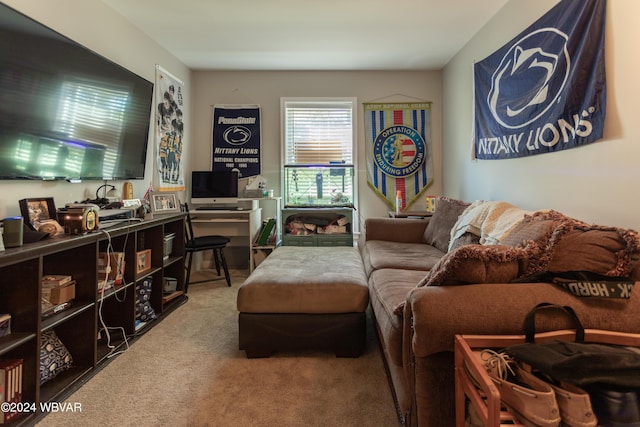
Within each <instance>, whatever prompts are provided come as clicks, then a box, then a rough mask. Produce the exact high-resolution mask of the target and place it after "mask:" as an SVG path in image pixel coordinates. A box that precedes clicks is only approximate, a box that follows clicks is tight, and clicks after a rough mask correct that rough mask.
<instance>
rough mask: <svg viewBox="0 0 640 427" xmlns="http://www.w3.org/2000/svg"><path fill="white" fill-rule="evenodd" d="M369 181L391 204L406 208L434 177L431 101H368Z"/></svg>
mask: <svg viewBox="0 0 640 427" xmlns="http://www.w3.org/2000/svg"><path fill="white" fill-rule="evenodd" d="M364 113H365V114H364V117H365V119H364V120H365V138H366V141H367V168H368V176H367V181H368V183H369V186H371V187H372V188H373V189H374V191H376V193H377V194H378V195H379V196H381V197H382V198H383V199H385V201H386V202H387V204H389V206H391V207H392V208H393V209H395V208H396V200H395V199H396V194H397V192H398V191H399V192H400V197H401V203H402V206H398V208H399V209H400V210H405V209H406V208H407V207H409V206H410V205H411V203H413V202H414V201H415V200H416V199H417V198H418V197H419V196H420V194H421V193H422V192H423V191H424V190H425V189H426V188H427V187H428V186H429V185H430V184H431V182H432V181H433V155H432V150H431V103H430V102H421V103H365V104H364Z"/></svg>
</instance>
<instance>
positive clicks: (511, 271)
mask: <svg viewBox="0 0 640 427" xmlns="http://www.w3.org/2000/svg"><path fill="white" fill-rule="evenodd" d="M526 259H527V250H526V249H522V248H512V247H509V246H505V245H479V244H468V245H465V246H460V247H459V248H457V249H455V250H453V251H451V252H448V253H446V254H445V255H444V256H443V257H442V258H440V260H439V261H438V262H437V263H436V265H434V266H433V268H432V269H431V270H430V271H429V273H427V275H426V276H425V277H424V278H423V279H422V280H421V281H420V282H418V285H417V286H418V287H421V286H451V285H468V284H474V283H509V282H511V281H513V280H515V279H516V278H518V276H519V275H520V271H521V269H522V265H523V263H524V262H525V261H526ZM404 306H405V302H404V301H403V302H401V303H400V304H398V305H397V306H395V307H394V309H393V313H394V314H395V315H397V316H403V313H404Z"/></svg>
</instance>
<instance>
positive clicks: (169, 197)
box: [151, 193, 180, 214]
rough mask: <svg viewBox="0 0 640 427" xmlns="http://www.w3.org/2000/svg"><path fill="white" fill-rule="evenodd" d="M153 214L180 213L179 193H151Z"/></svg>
mask: <svg viewBox="0 0 640 427" xmlns="http://www.w3.org/2000/svg"><path fill="white" fill-rule="evenodd" d="M151 212H153V213H157V214H164V213H174V212H180V202H179V200H178V194H177V193H151Z"/></svg>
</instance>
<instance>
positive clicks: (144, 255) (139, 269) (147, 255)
mask: <svg viewBox="0 0 640 427" xmlns="http://www.w3.org/2000/svg"><path fill="white" fill-rule="evenodd" d="M149 270H151V249H145V250H143V251H140V252H136V274H142V273H145V272H147V271H149Z"/></svg>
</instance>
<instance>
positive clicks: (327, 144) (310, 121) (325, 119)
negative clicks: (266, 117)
mask: <svg viewBox="0 0 640 427" xmlns="http://www.w3.org/2000/svg"><path fill="white" fill-rule="evenodd" d="M353 107H354V106H353V102H352V101H285V102H284V109H285V119H284V120H285V123H284V150H285V164H287V165H300V164H315V165H318V164H329V163H333V162H338V163H345V164H353V146H354V144H353Z"/></svg>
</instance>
